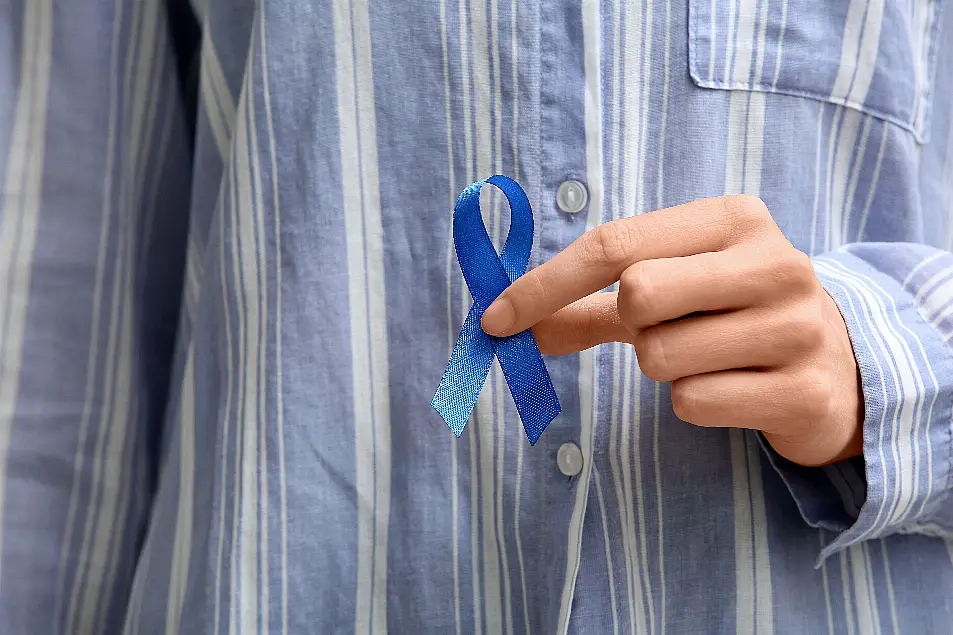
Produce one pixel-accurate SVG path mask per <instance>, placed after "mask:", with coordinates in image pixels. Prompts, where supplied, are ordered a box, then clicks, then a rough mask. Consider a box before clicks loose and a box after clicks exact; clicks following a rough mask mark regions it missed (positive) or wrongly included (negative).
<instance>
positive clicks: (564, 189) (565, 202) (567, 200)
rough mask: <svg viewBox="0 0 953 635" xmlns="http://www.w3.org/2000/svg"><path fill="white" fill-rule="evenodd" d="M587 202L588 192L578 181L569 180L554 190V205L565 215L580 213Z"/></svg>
mask: <svg viewBox="0 0 953 635" xmlns="http://www.w3.org/2000/svg"><path fill="white" fill-rule="evenodd" d="M588 202H589V192H588V191H587V190H586V186H585V185H583V184H582V183H580V182H579V181H576V180H573V179H569V180H568V181H563V182H562V183H560V184H559V188H557V190H556V205H558V206H559V209H561V210H562V211H564V212H566V213H567V214H575V213H576V212H581V211H582V208H584V207H585V206H586V203H588Z"/></svg>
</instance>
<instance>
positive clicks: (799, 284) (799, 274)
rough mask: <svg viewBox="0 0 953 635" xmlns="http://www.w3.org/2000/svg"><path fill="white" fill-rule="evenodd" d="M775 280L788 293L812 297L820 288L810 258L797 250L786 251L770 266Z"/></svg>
mask: <svg viewBox="0 0 953 635" xmlns="http://www.w3.org/2000/svg"><path fill="white" fill-rule="evenodd" d="M771 268H772V269H773V271H774V274H775V277H776V278H777V280H778V281H779V282H780V283H781V284H782V285H783V286H784V288H785V289H786V290H787V291H788V292H789V293H794V294H798V295H813V294H815V293H816V292H817V290H818V289H819V287H820V282H819V281H818V279H817V276H816V275H815V274H814V267H813V265H812V264H811V259H810V257H809V256H808V255H807V254H805V253H804V252H803V251H799V250H797V249H793V248H791V249H786V250H784V253H783V254H781V255H780V256H778V257H777V258H775V259H774V260H773V262H772V264H771Z"/></svg>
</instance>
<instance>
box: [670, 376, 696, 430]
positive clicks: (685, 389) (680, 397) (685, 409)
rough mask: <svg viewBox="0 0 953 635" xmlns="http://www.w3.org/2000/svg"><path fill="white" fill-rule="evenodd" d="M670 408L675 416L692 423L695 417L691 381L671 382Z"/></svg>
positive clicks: (693, 393)
mask: <svg viewBox="0 0 953 635" xmlns="http://www.w3.org/2000/svg"><path fill="white" fill-rule="evenodd" d="M672 410H673V411H674V412H675V416H676V417H678V418H679V419H681V420H682V421H686V422H688V423H692V422H693V419H694V418H695V391H694V387H693V386H692V385H691V382H689V381H685V380H679V381H675V382H672Z"/></svg>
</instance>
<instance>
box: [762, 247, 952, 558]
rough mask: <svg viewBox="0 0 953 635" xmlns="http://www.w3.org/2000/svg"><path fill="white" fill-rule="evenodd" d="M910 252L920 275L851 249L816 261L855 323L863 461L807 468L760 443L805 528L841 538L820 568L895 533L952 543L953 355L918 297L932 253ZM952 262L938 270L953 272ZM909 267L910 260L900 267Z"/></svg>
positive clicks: (828, 286) (913, 249)
mask: <svg viewBox="0 0 953 635" xmlns="http://www.w3.org/2000/svg"><path fill="white" fill-rule="evenodd" d="M858 247H860V246H858ZM909 247H910V251H911V253H910V254H901V256H903V255H907V256H908V258H907V259H906V260H907V261H909V263H911V264H909V268H910V269H912V271H910V272H902V271H898V272H896V273H894V272H891V274H893V275H888V274H887V273H885V272H884V271H882V270H880V269H878V268H877V267H875V266H874V265H873V264H871V263H870V262H869V261H868V259H867V258H865V257H862V256H860V255H857V254H855V253H852V251H851V250H848V249H846V248H845V249H844V250H841V251H837V252H833V253H828V254H824V255H823V256H820V257H817V258H815V259H814V268H815V271H816V273H817V275H818V278H819V279H820V281H821V283H822V284H823V285H824V288H825V289H826V290H827V292H828V293H829V294H830V295H831V297H832V298H833V299H834V301H835V302H836V304H837V306H838V307H839V308H840V311H841V314H842V315H843V317H844V320H845V322H846V324H847V330H848V333H849V335H850V339H851V344H852V345H853V348H854V355H855V357H856V359H857V364H858V367H859V369H860V375H861V379H862V387H863V395H864V409H865V416H864V455H863V457H862V458H861V457H857V458H855V459H850V460H847V461H842V462H840V463H837V464H835V465H830V466H826V467H823V468H809V467H803V466H800V465H797V464H794V463H792V462H790V461H788V460H786V459H784V458H783V457H781V456H780V455H778V454H777V453H776V452H774V451H773V450H772V449H771V448H770V446H769V445H768V443H767V442H766V441H765V440H764V439H763V437H761V442H762V446H763V447H764V449H765V451H766V453H767V455H768V460H769V462H770V463H771V465H772V466H773V467H774V469H775V470H776V471H777V472H778V474H779V475H780V476H781V478H782V479H783V481H784V483H785V485H786V486H787V488H788V490H789V491H790V492H791V495H792V496H793V497H794V500H795V502H796V504H797V506H798V509H799V510H800V512H801V515H802V517H803V518H804V520H805V522H807V523H808V524H809V525H811V526H812V527H818V528H823V529H826V530H829V531H831V532H834V537H833V539H832V540H831V542H829V543H828V544H827V545H826V546H825V547H824V548H823V549H822V550H821V553H820V556H819V557H818V560H817V566H820V565H821V564H822V563H823V561H824V560H825V559H826V558H827V557H828V556H830V555H832V554H835V553H837V552H839V551H841V550H843V549H846V548H847V547H850V546H852V545H855V544H858V543H860V542H862V541H864V540H869V539H877V538H883V537H885V536H889V535H891V534H895V533H920V534H926V535H933V536H944V537H953V505H951V503H953V500H951V494H950V492H951V466H953V352H951V349H950V348H949V345H948V344H947V343H946V342H945V341H944V336H943V335H942V334H941V333H940V332H939V331H938V330H937V328H936V326H935V323H934V322H931V320H929V319H927V317H928V316H927V317H925V316H924V314H923V312H922V308H923V302H922V300H923V298H921V297H920V296H921V295H923V293H924V292H925V291H926V290H927V289H926V288H924V290H923V291H921V292H919V293H918V292H917V291H916V290H913V291H911V290H909V286H910V283H911V279H912V278H913V277H915V276H917V275H918V274H917V270H918V269H926V270H927V271H920V272H919V276H921V277H922V276H924V275H927V274H929V269H930V268H929V267H926V266H922V263H923V259H922V258H920V259H919V260H917V259H916V250H917V248H919V249H923V247H921V246H918V245H910V246H909ZM859 251H861V253H863V251H864V250H863V249H861V250H859ZM871 251H873V252H874V255H876V249H873V250H871ZM864 255H866V254H864ZM871 259H872V258H871ZM943 260H944V261H943V262H940V263H939V264H940V265H941V266H947V267H949V265H950V263H949V262H945V259H943ZM904 262H906V261H905V260H904V259H903V258H902V257H901V258H897V259H896V261H895V262H892V263H891V265H892V266H895V267H898V268H901V267H902V266H903V264H904ZM944 263H945V264H944ZM934 273H935V276H934V278H935V277H936V275H939V276H941V277H942V276H943V275H945V274H944V272H943V271H942V270H941V271H940V272H939V273H937V272H935V271H934ZM948 276H949V278H950V280H949V281H947V285H946V288H947V292H953V289H951V288H950V287H951V286H953V271H950V272H948ZM898 280H904V282H903V283H901V282H899V281H898ZM941 286H942V285H941ZM759 436H760V435H759Z"/></svg>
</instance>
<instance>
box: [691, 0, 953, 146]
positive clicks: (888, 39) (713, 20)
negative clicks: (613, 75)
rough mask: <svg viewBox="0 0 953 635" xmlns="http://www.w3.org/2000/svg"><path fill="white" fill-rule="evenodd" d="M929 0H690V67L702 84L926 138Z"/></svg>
mask: <svg viewBox="0 0 953 635" xmlns="http://www.w3.org/2000/svg"><path fill="white" fill-rule="evenodd" d="M939 12H940V6H939V2H938V0H907V1H901V0H760V1H759V0H689V55H688V58H689V71H690V73H691V76H692V79H693V80H694V82H695V83H696V84H697V85H699V86H702V87H705V88H716V89H724V90H754V91H763V92H771V93H783V94H787V95H798V96H801V97H807V98H810V99H816V100H819V101H822V102H828V103H832V104H838V105H841V106H845V107H847V108H853V109H855V110H859V111H861V112H864V113H867V114H869V115H872V116H874V117H879V118H881V119H883V120H885V121H890V122H892V123H894V124H896V125H897V126H900V127H901V128H903V129H905V130H908V131H909V132H911V133H912V134H913V135H915V137H916V139H917V141H918V142H920V143H925V142H926V141H927V134H928V131H929V126H928V123H929V117H930V102H931V96H932V87H933V67H934V58H935V57H936V45H937V38H938V30H939V22H940V20H939Z"/></svg>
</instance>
